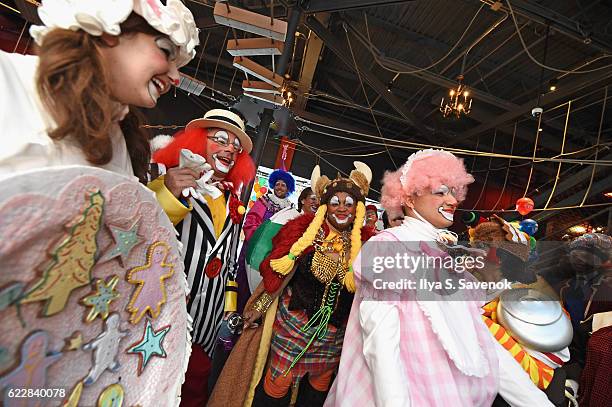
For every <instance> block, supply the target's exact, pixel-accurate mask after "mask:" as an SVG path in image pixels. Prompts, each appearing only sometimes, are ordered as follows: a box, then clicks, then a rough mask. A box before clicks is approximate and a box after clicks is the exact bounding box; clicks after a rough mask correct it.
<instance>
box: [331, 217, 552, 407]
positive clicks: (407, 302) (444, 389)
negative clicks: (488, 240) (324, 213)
mask: <svg viewBox="0 0 612 407" xmlns="http://www.w3.org/2000/svg"><path fill="white" fill-rule="evenodd" d="M436 235H437V230H436V229H435V228H433V226H431V225H429V224H425V223H424V222H421V221H419V220H416V219H413V218H406V220H405V221H404V224H403V225H401V226H399V227H397V228H393V229H388V230H387V231H385V232H383V233H381V234H379V235H377V236H375V237H373V238H372V239H370V242H398V241H408V240H412V241H419V240H420V241H429V242H431V241H433V240H435V236H436ZM360 260H361V259H360V258H359V257H358V259H357V260H356V261H355V263H354V264H353V267H354V271H355V280H356V283H357V286H358V292H357V294H356V295H355V300H354V302H353V306H352V309H351V315H350V317H349V321H348V325H347V328H346V334H345V339H344V346H343V350H342V356H341V359H340V365H339V370H338V375H337V377H336V380H335V381H334V384H333V385H332V388H331V389H330V392H329V395H328V397H327V400H326V402H325V406H326V407H332V406H333V407H354V406H359V407H367V406H377V407H395V406H398V407H407V406H416V407H429V406H436V407H438V406H439V407H450V406H453V407H454V406H466V407H467V406H469V407H472V406H475V407H476V406H490V405H491V403H492V402H493V399H494V398H495V396H496V395H497V394H498V392H499V393H500V394H501V395H502V396H503V397H504V398H505V399H506V401H508V402H509V403H510V404H511V405H513V406H552V404H550V402H549V401H548V399H547V398H546V396H545V394H544V393H543V392H541V391H540V390H539V389H538V388H537V387H535V385H534V384H533V383H532V382H531V381H530V380H529V377H528V376H527V374H526V373H525V372H524V371H523V370H522V369H521V367H520V365H519V364H518V363H517V362H516V361H515V360H514V359H513V358H512V357H511V356H510V354H509V353H508V352H507V351H506V350H505V349H503V348H502V347H501V345H499V344H498V343H497V341H494V340H493V337H492V336H491V334H490V333H489V331H488V329H487V327H486V325H485V324H484V322H483V321H482V319H481V316H480V314H481V309H480V306H481V305H482V304H480V303H478V302H476V301H470V302H468V301H462V302H458V301H456V302H453V303H450V304H451V306H452V308H453V309H454V310H453V311H450V312H449V313H448V314H451V313H453V312H455V314H454V317H455V318H456V319H460V320H461V321H459V322H458V321H447V324H446V325H447V326H446V327H445V328H448V327H450V329H438V328H437V326H436V324H435V323H432V320H430V318H431V315H432V312H431V311H432V310H434V309H435V307H438V306H439V307H440V309H441V310H443V311H444V310H450V308H444V304H441V303H439V302H434V301H429V302H428V303H427V304H426V305H423V302H422V301H416V300H415V298H414V297H413V298H409V296H410V295H414V292H412V293H411V292H404V293H401V294H400V295H399V296H396V297H394V298H391V297H389V296H388V295H387V296H386V297H385V298H380V297H379V298H378V299H377V300H372V299H367V300H364V296H365V297H370V298H371V295H370V294H365V295H364V292H366V291H370V292H371V290H372V287H371V282H370V281H366V280H367V278H368V277H364V276H362V273H361V264H360V263H361V261H360ZM412 291H413V290H412ZM374 296H375V295H374ZM420 303H421V304H420ZM447 305H448V304H447ZM432 307H434V308H432ZM457 310H458V312H459V314H457ZM444 312H446V311H444ZM433 314H435V312H433ZM448 314H446V313H438V318H440V316H441V315H442V318H444V315H448ZM427 315H430V318H428V316H427ZM434 320H436V319H435V318H434ZM437 321H441V320H440V319H437ZM455 322H456V323H455ZM439 325H445V324H444V323H442V324H438V326H439ZM438 331H439V332H438ZM442 331H444V332H453V333H454V334H453V335H448V336H447V337H445V338H442V337H441V336H439V335H442ZM467 338H470V339H469V342H471V343H467V342H468V341H466V339H467ZM474 341H476V342H477V343H475V342H474ZM475 345H477V346H475ZM462 349H465V350H466V352H465V353H462V352H461V350H462ZM475 349H476V350H475ZM466 355H471V356H470V357H469V358H467V359H466V358H465V356H466ZM462 358H463V360H462ZM470 359H471V360H470ZM457 366H461V367H462V368H461V369H460V368H458V367H457ZM466 371H467V372H469V374H466V373H464V372H466Z"/></svg>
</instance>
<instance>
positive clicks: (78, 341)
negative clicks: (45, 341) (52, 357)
mask: <svg viewBox="0 0 612 407" xmlns="http://www.w3.org/2000/svg"><path fill="white" fill-rule="evenodd" d="M64 341H66V346H65V347H64V351H66V352H67V351H71V350H79V349H80V348H81V345H83V334H82V333H81V332H79V331H76V332H74V333H73V334H72V336H71V337H70V338H66V339H64Z"/></svg>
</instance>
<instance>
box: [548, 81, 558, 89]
mask: <svg viewBox="0 0 612 407" xmlns="http://www.w3.org/2000/svg"><path fill="white" fill-rule="evenodd" d="M548 89H549V90H550V91H551V92H554V91H556V90H557V79H556V78H552V79H551V80H550V81H548Z"/></svg>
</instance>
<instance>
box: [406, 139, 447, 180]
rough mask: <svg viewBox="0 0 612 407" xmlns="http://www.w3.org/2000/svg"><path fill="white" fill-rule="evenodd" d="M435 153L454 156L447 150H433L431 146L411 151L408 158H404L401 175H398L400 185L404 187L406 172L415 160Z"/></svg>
mask: <svg viewBox="0 0 612 407" xmlns="http://www.w3.org/2000/svg"><path fill="white" fill-rule="evenodd" d="M436 155H446V156H450V157H454V155H453V154H451V153H449V152H448V151H444V150H435V149H433V148H428V149H426V150H419V151H417V152H416V153H412V154H411V155H410V157H408V159H407V160H406V163H405V164H404V165H403V166H402V175H401V176H400V183H401V184H402V187H406V179H407V178H408V172H410V169H411V168H412V164H413V163H414V162H415V161H419V160H422V159H424V158H429V157H433V156H436Z"/></svg>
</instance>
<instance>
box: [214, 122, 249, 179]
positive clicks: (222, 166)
mask: <svg viewBox="0 0 612 407" xmlns="http://www.w3.org/2000/svg"><path fill="white" fill-rule="evenodd" d="M241 152H242V146H241V145H240V140H239V139H238V137H236V135H235V134H234V133H232V132H228V131H226V130H222V129H208V137H207V139H206V161H207V162H208V163H209V164H210V165H212V167H213V170H214V171H215V175H214V176H215V178H217V179H223V178H225V177H226V176H227V173H228V172H230V170H231V169H232V167H233V166H234V164H235V163H236V157H237V156H238V154H240V153H241Z"/></svg>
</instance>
